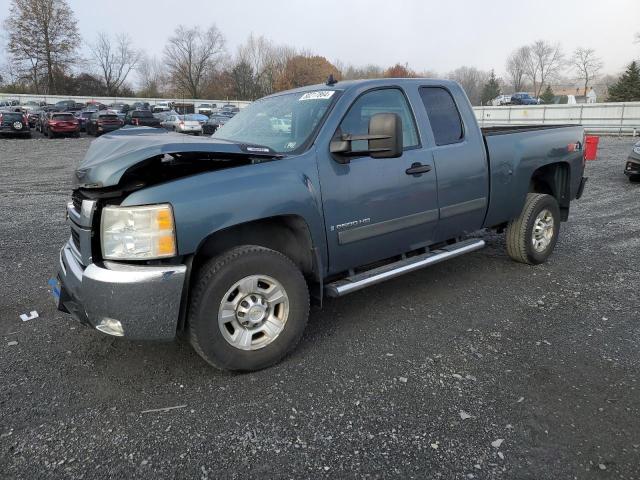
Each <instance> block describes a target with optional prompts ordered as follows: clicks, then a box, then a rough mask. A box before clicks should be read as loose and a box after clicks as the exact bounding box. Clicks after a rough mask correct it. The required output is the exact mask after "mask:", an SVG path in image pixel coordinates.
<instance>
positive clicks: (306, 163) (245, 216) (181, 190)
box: [122, 152, 327, 265]
mask: <svg viewBox="0 0 640 480" xmlns="http://www.w3.org/2000/svg"><path fill="white" fill-rule="evenodd" d="M315 162H316V159H315V154H313V153H312V152H307V154H305V155H301V156H297V157H290V158H284V159H280V160H273V161H270V162H265V163H260V164H255V165H245V166H240V167H236V168H232V169H228V170H218V171H214V172H205V173H202V174H198V175H194V176H191V177H185V178H181V179H177V180H173V181H170V182H167V183H164V184H160V185H154V186H152V187H149V188H146V189H143V190H138V191H136V192H134V193H132V194H131V195H129V196H128V197H127V198H126V199H125V200H124V201H123V202H122V205H123V206H127V205H147V204H154V203H170V204H171V205H172V207H173V212H174V217H175V225H176V237H177V241H178V253H179V254H180V255H190V254H193V253H195V252H196V250H197V248H198V245H199V244H200V243H201V242H202V240H204V239H205V238H206V237H208V236H209V235H211V234H213V233H215V232H218V231H220V230H224V229H226V228H229V227H233V226H235V225H239V224H241V223H246V222H251V221H254V220H261V219H265V218H269V217H275V216H279V215H297V216H299V217H302V218H303V219H304V220H305V221H306V223H307V226H308V227H309V232H310V234H311V240H312V241H313V247H314V248H316V249H317V250H318V252H319V254H320V259H321V261H322V265H327V247H326V238H325V235H324V218H323V215H322V199H321V196H320V182H319V179H318V173H317V167H316V164H315Z"/></svg>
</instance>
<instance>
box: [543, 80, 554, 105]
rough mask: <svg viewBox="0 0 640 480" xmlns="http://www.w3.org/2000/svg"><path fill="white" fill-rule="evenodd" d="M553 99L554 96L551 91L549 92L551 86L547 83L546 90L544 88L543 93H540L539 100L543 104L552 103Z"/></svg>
mask: <svg viewBox="0 0 640 480" xmlns="http://www.w3.org/2000/svg"><path fill="white" fill-rule="evenodd" d="M555 97H556V96H555V95H554V93H553V90H551V85H549V84H548V83H547V88H545V89H544V92H542V95H540V100H542V101H543V102H544V103H553V100H554V99H555Z"/></svg>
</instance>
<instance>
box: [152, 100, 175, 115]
mask: <svg viewBox="0 0 640 480" xmlns="http://www.w3.org/2000/svg"><path fill="white" fill-rule="evenodd" d="M169 110H171V105H169V102H158V103H156V104H155V105H154V106H153V113H157V112H168V111H169Z"/></svg>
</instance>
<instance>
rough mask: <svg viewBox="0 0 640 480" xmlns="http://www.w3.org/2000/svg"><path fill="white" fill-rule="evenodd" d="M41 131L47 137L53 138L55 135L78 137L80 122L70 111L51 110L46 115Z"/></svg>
mask: <svg viewBox="0 0 640 480" xmlns="http://www.w3.org/2000/svg"><path fill="white" fill-rule="evenodd" d="M42 133H44V134H45V135H47V136H48V137H49V138H53V137H55V136H56V135H73V136H74V137H79V136H80V122H79V121H78V119H77V118H76V117H74V116H73V114H72V113H56V112H51V113H49V114H48V115H47V120H46V121H45V122H44V131H43V132H42Z"/></svg>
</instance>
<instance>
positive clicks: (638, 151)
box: [633, 145, 640, 155]
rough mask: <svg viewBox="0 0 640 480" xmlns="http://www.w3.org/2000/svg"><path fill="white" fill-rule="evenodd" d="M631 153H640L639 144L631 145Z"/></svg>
mask: <svg viewBox="0 0 640 480" xmlns="http://www.w3.org/2000/svg"><path fill="white" fill-rule="evenodd" d="M633 153H637V154H638V155H640V145H638V146H637V147H633Z"/></svg>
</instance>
